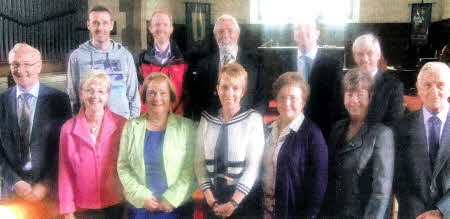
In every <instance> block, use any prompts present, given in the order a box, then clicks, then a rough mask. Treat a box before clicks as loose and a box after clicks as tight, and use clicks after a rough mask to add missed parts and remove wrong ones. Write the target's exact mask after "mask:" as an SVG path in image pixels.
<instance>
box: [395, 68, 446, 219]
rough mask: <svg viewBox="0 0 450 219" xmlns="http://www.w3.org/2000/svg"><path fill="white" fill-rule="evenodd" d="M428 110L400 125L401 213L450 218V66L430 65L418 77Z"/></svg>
mask: <svg viewBox="0 0 450 219" xmlns="http://www.w3.org/2000/svg"><path fill="white" fill-rule="evenodd" d="M416 86H417V90H418V95H419V97H420V99H421V100H422V102H423V106H422V109H421V110H419V111H416V112H413V113H411V114H409V115H407V116H406V117H405V118H403V119H402V120H401V121H400V123H399V124H398V127H397V143H396V144H397V146H396V163H397V164H396V171H395V175H396V177H395V178H396V180H395V185H394V189H395V193H396V197H397V200H398V203H399V211H398V216H399V218H400V219H403V218H408V219H409V218H419V219H427V218H450V114H449V103H448V102H447V99H448V97H449V96H450V69H449V67H448V66H447V65H445V64H444V63H439V62H429V63H427V64H425V65H424V66H423V67H422V69H421V71H420V73H419V75H418V77H417V84H416Z"/></svg>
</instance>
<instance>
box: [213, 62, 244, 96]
mask: <svg viewBox="0 0 450 219" xmlns="http://www.w3.org/2000/svg"><path fill="white" fill-rule="evenodd" d="M222 79H226V80H230V81H233V82H236V81H239V82H241V83H242V88H243V93H245V92H246V91H247V80H248V73H247V71H245V69H244V67H242V65H240V64H239V63H236V62H233V63H230V64H227V65H224V66H223V67H222V68H221V69H220V71H219V75H218V77H217V84H220V80H222Z"/></svg>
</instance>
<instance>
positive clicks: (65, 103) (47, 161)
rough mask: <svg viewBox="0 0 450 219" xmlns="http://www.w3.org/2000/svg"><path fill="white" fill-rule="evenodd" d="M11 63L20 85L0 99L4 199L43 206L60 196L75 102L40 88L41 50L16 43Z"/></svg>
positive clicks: (1, 164)
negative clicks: (63, 143)
mask: <svg viewBox="0 0 450 219" xmlns="http://www.w3.org/2000/svg"><path fill="white" fill-rule="evenodd" d="M8 61H9V64H10V67H11V73H12V76H13V79H14V81H15V83H16V86H14V87H11V88H9V89H8V90H6V91H5V92H3V93H2V94H0V167H1V172H0V179H1V180H2V183H1V185H2V188H1V200H21V201H24V202H26V203H41V202H42V203H43V202H45V201H46V200H48V199H49V197H51V195H55V194H54V193H56V187H54V183H55V182H56V181H55V180H56V173H57V159H58V152H57V149H58V143H59V142H58V138H59V129H60V127H61V126H62V124H63V123H64V122H65V121H66V120H67V119H68V118H69V117H70V115H71V112H70V102H69V97H68V96H67V95H66V94H65V93H63V92H61V91H58V90H56V89H53V88H50V87H47V86H45V85H43V84H40V83H39V74H40V71H41V66H42V60H41V55H40V52H39V51H38V50H37V49H35V48H33V47H31V46H29V45H27V44H24V43H19V44H16V45H15V46H14V48H13V49H12V50H11V51H10V53H9V57H8ZM55 185H56V184H55Z"/></svg>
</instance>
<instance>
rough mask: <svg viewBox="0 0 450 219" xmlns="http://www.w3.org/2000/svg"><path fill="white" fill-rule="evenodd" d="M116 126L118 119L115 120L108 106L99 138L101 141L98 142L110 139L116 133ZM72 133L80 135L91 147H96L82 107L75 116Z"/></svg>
mask: <svg viewBox="0 0 450 219" xmlns="http://www.w3.org/2000/svg"><path fill="white" fill-rule="evenodd" d="M116 128H117V125H116V121H115V120H114V118H113V116H112V114H111V111H110V110H109V109H108V107H107V108H106V109H105V114H104V116H103V122H102V127H101V130H100V136H99V138H98V140H99V141H98V142H97V143H98V144H102V143H103V142H104V141H107V140H108V139H110V136H111V135H112V134H113V133H114V131H115V130H116ZM72 133H73V134H74V135H76V136H78V138H80V139H81V140H83V141H84V142H85V143H87V144H89V145H90V146H91V147H93V148H95V144H94V141H93V140H92V138H91V137H90V133H89V127H88V125H87V121H86V114H85V110H84V108H82V110H80V112H79V113H78V115H77V116H76V117H75V125H74V126H73V129H72Z"/></svg>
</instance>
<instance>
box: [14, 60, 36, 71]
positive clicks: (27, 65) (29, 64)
mask: <svg viewBox="0 0 450 219" xmlns="http://www.w3.org/2000/svg"><path fill="white" fill-rule="evenodd" d="M40 61H41V60H38V61H36V62H34V63H11V64H9V65H10V66H11V69H13V70H15V69H18V68H20V66H23V67H24V68H26V69H29V68H31V67H33V66H34V65H36V64H37V63H38V62H40Z"/></svg>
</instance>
